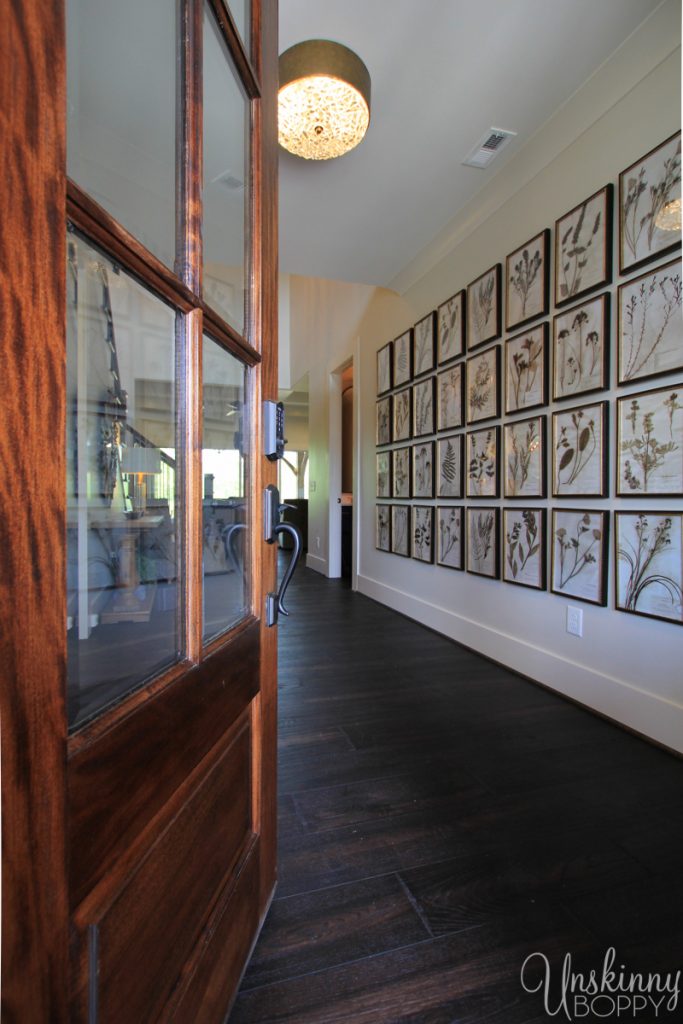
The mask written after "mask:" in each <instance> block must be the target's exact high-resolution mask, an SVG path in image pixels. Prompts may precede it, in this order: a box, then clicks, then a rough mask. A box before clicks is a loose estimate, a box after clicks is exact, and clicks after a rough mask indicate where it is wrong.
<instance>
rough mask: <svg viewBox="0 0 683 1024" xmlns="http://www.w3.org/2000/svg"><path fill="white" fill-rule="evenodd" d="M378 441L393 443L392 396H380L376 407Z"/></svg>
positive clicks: (380, 442)
mask: <svg viewBox="0 0 683 1024" xmlns="http://www.w3.org/2000/svg"><path fill="white" fill-rule="evenodd" d="M376 416H377V426H376V434H375V438H376V443H377V444H390V443H391V398H380V400H379V402H377V408H376Z"/></svg>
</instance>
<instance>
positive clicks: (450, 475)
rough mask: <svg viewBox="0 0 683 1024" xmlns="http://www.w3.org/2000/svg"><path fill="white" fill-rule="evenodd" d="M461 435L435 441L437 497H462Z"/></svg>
mask: <svg viewBox="0 0 683 1024" xmlns="http://www.w3.org/2000/svg"><path fill="white" fill-rule="evenodd" d="M462 448H463V436H462V434H457V435H455V436H454V437H442V438H440V439H439V441H438V442H437V453H438V466H439V471H438V477H437V497H438V498H462V481H463V472H462V470H463V463H462Z"/></svg>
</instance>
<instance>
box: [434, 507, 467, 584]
mask: <svg viewBox="0 0 683 1024" xmlns="http://www.w3.org/2000/svg"><path fill="white" fill-rule="evenodd" d="M464 511H465V510H464V507H463V506H462V505H437V509H436V564H437V565H445V566H446V567H447V568H448V569H464V568H465V566H464V564H463V556H464V553H465V544H464V540H465V518H464Z"/></svg>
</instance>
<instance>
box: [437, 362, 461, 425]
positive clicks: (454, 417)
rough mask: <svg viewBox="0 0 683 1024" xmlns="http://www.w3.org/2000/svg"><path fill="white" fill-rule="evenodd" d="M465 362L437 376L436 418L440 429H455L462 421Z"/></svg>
mask: <svg viewBox="0 0 683 1024" xmlns="http://www.w3.org/2000/svg"><path fill="white" fill-rule="evenodd" d="M462 378H463V364H462V363H457V364H456V365H455V366H451V367H450V369H448V370H444V371H443V373H439V374H438V375H437V378H436V409H437V413H436V419H437V429H438V430H453V429H454V427H461V426H462V425H463V422H462V413H463V410H462Z"/></svg>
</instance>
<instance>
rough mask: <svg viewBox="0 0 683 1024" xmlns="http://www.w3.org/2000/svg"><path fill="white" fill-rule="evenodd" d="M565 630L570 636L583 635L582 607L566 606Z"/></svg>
mask: <svg viewBox="0 0 683 1024" xmlns="http://www.w3.org/2000/svg"><path fill="white" fill-rule="evenodd" d="M567 632H568V633H571V634H572V636H583V609H582V608H574V607H573V606H572V605H569V606H568V607H567Z"/></svg>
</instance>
